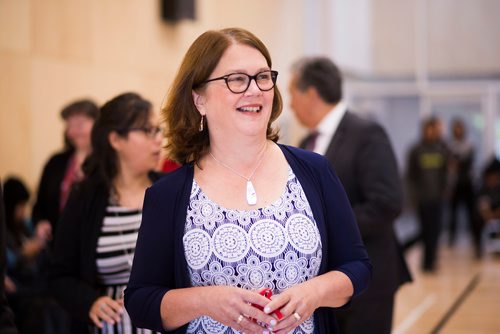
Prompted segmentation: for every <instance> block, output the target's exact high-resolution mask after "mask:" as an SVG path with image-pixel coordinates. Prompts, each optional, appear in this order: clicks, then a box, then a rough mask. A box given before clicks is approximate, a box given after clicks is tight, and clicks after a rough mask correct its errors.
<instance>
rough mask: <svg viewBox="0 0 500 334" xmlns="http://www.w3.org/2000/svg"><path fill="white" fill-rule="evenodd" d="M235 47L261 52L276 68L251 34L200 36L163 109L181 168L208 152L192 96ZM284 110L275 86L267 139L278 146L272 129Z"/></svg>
mask: <svg viewBox="0 0 500 334" xmlns="http://www.w3.org/2000/svg"><path fill="white" fill-rule="evenodd" d="M232 44H243V45H247V46H250V47H253V48H255V49H257V50H259V51H260V53H262V55H263V56H264V57H265V58H266V61H267V65H268V66H269V68H272V61H271V56H270V54H269V51H268V50H267V48H266V46H265V45H264V43H262V41H261V40H260V39H258V38H257V37H256V36H255V35H253V34H252V33H251V32H249V31H247V30H244V29H241V28H227V29H222V30H209V31H207V32H205V33H203V34H202V35H200V36H199V37H198V38H197V39H196V40H195V41H194V42H193V44H191V46H190V48H189V49H188V51H187V53H186V55H185V56H184V59H183V61H182V63H181V66H180V68H179V71H178V72H177V75H176V77H175V79H174V81H173V83H172V86H171V88H170V90H169V92H168V97H167V101H166V103H165V106H164V107H163V109H162V117H163V120H164V121H165V123H166V128H167V129H166V131H165V138H166V144H165V149H166V151H167V156H168V157H169V158H170V159H171V160H174V161H176V162H178V163H180V164H186V163H191V162H197V161H198V160H199V159H200V157H201V156H202V155H203V154H204V153H205V152H207V151H208V149H209V147H210V140H209V136H208V128H207V127H205V130H203V131H199V127H200V121H201V115H200V113H199V112H198V109H197V108H196V106H195V105H194V101H193V94H192V92H193V90H196V89H202V87H203V84H202V83H203V81H205V80H207V79H208V78H209V76H210V74H212V72H213V71H214V69H215V67H216V66H217V64H218V63H219V60H220V59H221V58H222V55H223V54H224V52H225V51H226V50H227V48H229V46H230V45H232ZM282 109H283V100H282V97H281V94H280V92H279V90H278V87H277V86H275V87H274V99H273V106H272V110H271V117H270V119H269V124H268V125H267V138H268V139H270V140H272V141H274V142H277V141H278V139H279V134H278V130H277V129H273V128H272V127H271V125H272V123H273V122H274V121H275V120H276V119H277V118H278V116H279V115H280V114H281V111H282Z"/></svg>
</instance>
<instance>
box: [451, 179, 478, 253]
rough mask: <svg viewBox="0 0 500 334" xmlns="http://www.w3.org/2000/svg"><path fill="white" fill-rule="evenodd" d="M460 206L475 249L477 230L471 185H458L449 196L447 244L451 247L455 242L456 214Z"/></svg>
mask: <svg viewBox="0 0 500 334" xmlns="http://www.w3.org/2000/svg"><path fill="white" fill-rule="evenodd" d="M460 204H463V205H464V207H465V210H466V211H467V212H466V218H467V225H468V227H469V231H470V233H472V236H473V240H474V244H475V245H476V247H477V244H478V243H479V241H480V240H479V235H478V234H477V232H478V231H477V228H476V225H477V224H475V219H474V218H475V217H474V206H475V199H474V192H473V188H472V184H458V185H457V186H456V187H455V189H454V191H453V194H452V196H451V200H450V224H449V226H448V229H449V233H450V234H449V236H450V238H449V243H450V245H453V243H454V242H455V238H456V234H457V212H458V209H459V207H460Z"/></svg>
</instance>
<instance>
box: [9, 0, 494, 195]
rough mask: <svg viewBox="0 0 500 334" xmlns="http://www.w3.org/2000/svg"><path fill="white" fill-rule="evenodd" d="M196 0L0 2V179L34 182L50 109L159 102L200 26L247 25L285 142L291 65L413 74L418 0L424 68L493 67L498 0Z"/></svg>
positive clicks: (297, 131)
mask: <svg viewBox="0 0 500 334" xmlns="http://www.w3.org/2000/svg"><path fill="white" fill-rule="evenodd" d="M418 1H420V0H413V1H400V0H376V1H375V0H353V1H347V0H252V1H248V0H198V1H197V2H196V4H197V13H196V16H197V18H196V20H195V21H182V22H180V23H178V24H175V25H172V24H168V23H166V22H164V21H162V19H161V16H160V1H159V0H43V1H38V0H0V73H1V75H0V177H5V176H6V175H9V174H17V175H19V176H21V177H22V178H24V179H25V180H26V181H27V182H28V184H29V185H30V186H31V188H32V189H35V188H36V185H37V182H38V178H39V175H40V172H41V168H42V166H43V164H44V163H45V161H46V160H47V158H48V157H49V156H50V154H52V153H53V152H55V151H57V150H59V149H60V148H61V146H62V123H61V121H60V119H59V116H58V114H59V111H60V109H61V108H62V107H63V106H64V105H65V104H66V103H68V102H70V101H72V100H74V99H76V98H82V97H90V98H93V99H95V100H96V101H97V102H98V103H103V102H105V101H106V100H108V99H110V98H111V97H113V96H114V95H116V94H118V93H121V92H124V91H131V90H132V91H137V92H138V93H140V94H142V95H143V96H144V97H146V98H148V99H150V100H151V101H152V102H153V104H154V105H155V107H156V108H158V109H159V108H160V104H161V102H162V99H163V97H164V95H165V93H166V91H167V89H168V87H169V84H170V82H171V80H172V78H173V76H174V75H175V72H176V70H177V67H178V65H179V63H180V61H181V58H182V56H183V54H184V53H185V51H186V49H187V48H188V46H189V45H190V44H191V42H192V41H193V40H194V39H195V38H196V37H197V36H198V35H199V34H200V33H202V32H203V31H205V30H207V29H218V28H222V27H228V26H240V27H243V28H247V29H249V30H251V31H252V32H254V33H255V34H256V35H258V36H259V37H260V38H261V39H262V40H263V41H264V43H266V45H267V46H268V47H269V49H270V51H271V54H272V56H273V60H274V68H275V69H277V70H278V71H279V72H280V76H279V79H278V85H279V86H280V87H281V90H282V93H283V95H284V99H285V110H284V112H283V115H282V117H281V118H280V121H279V125H280V127H281V128H282V130H283V131H282V135H283V136H282V138H283V142H285V143H296V142H297V139H298V137H299V136H300V135H301V134H302V133H303V129H302V128H301V127H300V126H298V124H297V122H296V121H295V119H294V118H293V115H292V114H291V113H290V112H289V108H288V106H287V104H288V96H287V92H286V86H287V82H288V78H289V75H288V70H289V67H290V65H291V63H292V62H293V61H294V60H295V59H296V58H297V57H300V56H302V55H304V54H317V53H321V54H328V55H332V56H333V57H334V58H335V60H336V61H337V62H338V63H339V64H340V65H341V66H342V67H344V69H347V70H351V71H354V72H358V73H362V74H368V75H382V76H405V75H406V76H407V75H412V74H413V73H414V69H415V63H416V56H415V54H416V52H417V50H416V42H415V39H416V36H418V33H417V32H418V26H417V23H416V21H415V17H416V15H415V11H416V9H417V6H416V4H417V3H426V4H427V10H426V13H427V14H429V15H428V17H427V18H428V21H427V22H428V24H427V29H428V37H429V48H428V53H427V55H428V64H429V65H428V67H429V69H430V70H431V71H432V72H433V73H437V74H468V75H478V74H479V75H482V74H491V73H494V74H498V73H500V57H499V55H500V34H498V31H500V20H498V19H497V17H496V16H498V15H497V13H499V11H500V1H497V0H474V1H470V0H441V1H432V0H426V1H425V2H418Z"/></svg>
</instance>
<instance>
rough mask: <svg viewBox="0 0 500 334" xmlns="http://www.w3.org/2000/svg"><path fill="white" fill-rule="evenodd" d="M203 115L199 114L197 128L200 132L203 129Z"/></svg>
mask: <svg viewBox="0 0 500 334" xmlns="http://www.w3.org/2000/svg"><path fill="white" fill-rule="evenodd" d="M204 117H205V116H204V115H201V120H200V127H199V128H198V130H199V131H200V132H202V131H203V118H204Z"/></svg>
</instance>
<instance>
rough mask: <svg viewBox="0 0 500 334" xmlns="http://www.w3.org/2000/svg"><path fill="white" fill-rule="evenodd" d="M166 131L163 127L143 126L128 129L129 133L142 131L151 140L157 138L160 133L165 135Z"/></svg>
mask: <svg viewBox="0 0 500 334" xmlns="http://www.w3.org/2000/svg"><path fill="white" fill-rule="evenodd" d="M164 130H165V129H164V128H163V127H161V126H142V127H136V128H130V129H127V132H132V131H141V132H143V133H144V134H145V135H146V136H148V137H149V138H155V137H156V136H157V135H158V134H159V133H163V131H164Z"/></svg>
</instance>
